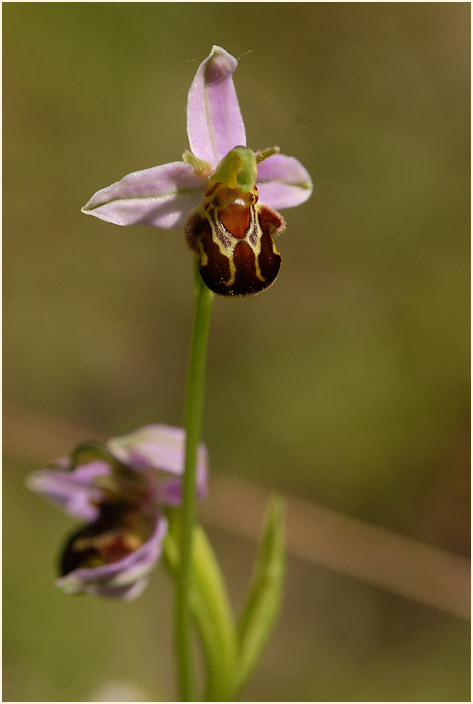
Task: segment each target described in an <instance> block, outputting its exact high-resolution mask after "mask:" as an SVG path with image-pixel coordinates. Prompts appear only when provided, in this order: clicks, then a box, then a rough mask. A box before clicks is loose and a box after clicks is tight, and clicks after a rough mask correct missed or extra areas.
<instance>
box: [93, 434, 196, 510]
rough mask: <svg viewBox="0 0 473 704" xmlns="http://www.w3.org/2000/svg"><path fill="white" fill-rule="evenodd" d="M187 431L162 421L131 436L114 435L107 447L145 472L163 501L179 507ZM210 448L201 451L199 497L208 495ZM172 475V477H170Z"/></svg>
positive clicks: (124, 462)
mask: <svg viewBox="0 0 473 704" xmlns="http://www.w3.org/2000/svg"><path fill="white" fill-rule="evenodd" d="M185 442H186V433H185V431H184V430H183V429H182V428H174V427H171V426H169V425H161V424H158V423H155V424H152V425H145V426H144V427H143V428H140V429H139V430H136V431H135V432H133V433H130V434H129V435H124V436H122V437H120V438H112V439H111V440H109V441H108V443H107V447H108V449H109V450H110V452H111V453H112V455H113V456H114V457H116V458H117V460H118V461H119V462H122V463H123V464H125V465H127V466H128V467H132V468H133V469H134V470H136V471H138V472H139V471H142V472H143V473H144V474H145V475H146V476H147V477H148V481H149V483H150V484H151V485H152V486H154V488H155V491H154V494H155V498H156V500H157V501H158V503H159V504H165V505H168V506H178V505H179V504H180V503H181V498H182V486H181V484H182V475H183V474H184V461H185ZM207 465H208V458H207V448H206V447H205V445H204V444H203V443H201V444H200V445H199V447H198V450H197V468H196V483H197V495H198V497H199V499H203V498H205V496H206V494H207V475H208V468H207ZM169 475H171V476H169Z"/></svg>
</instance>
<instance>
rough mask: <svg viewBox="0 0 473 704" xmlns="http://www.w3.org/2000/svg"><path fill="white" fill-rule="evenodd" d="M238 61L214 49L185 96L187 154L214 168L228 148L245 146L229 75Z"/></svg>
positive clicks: (236, 100)
mask: <svg viewBox="0 0 473 704" xmlns="http://www.w3.org/2000/svg"><path fill="white" fill-rule="evenodd" d="M237 66H238V61H237V60H236V59H235V58H234V57H233V56H231V55H230V54H229V53H228V52H226V51H225V49H222V48H221V47H219V46H214V47H213V48H212V51H211V52H210V55H209V56H208V57H207V58H206V59H205V61H203V62H202V63H201V64H200V66H199V68H198V69H197V73H196V75H195V78H194V80H193V81H192V85H191V87H190V90H189V94H188V97H187V134H188V136H189V144H190V148H191V151H192V152H193V153H194V154H195V156H197V157H199V159H203V160H204V161H208V162H209V163H210V164H211V165H212V166H213V167H214V168H215V166H216V165H217V164H218V162H219V161H220V160H221V159H222V158H223V157H224V156H225V154H227V153H228V152H229V151H230V149H233V147H237V146H239V145H242V146H245V145H246V134H245V125H244V123H243V118H242V116H241V112H240V106H239V104H238V98H237V95H236V91H235V86H234V85H233V78H232V74H233V72H234V70H235V69H236V67H237Z"/></svg>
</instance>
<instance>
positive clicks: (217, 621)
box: [164, 526, 236, 701]
mask: <svg viewBox="0 0 473 704" xmlns="http://www.w3.org/2000/svg"><path fill="white" fill-rule="evenodd" d="M174 527H175V530H172V531H170V532H169V533H168V535H167V536H166V539H165V542H164V559H165V563H166V565H167V567H168V568H169V569H170V571H171V574H172V576H173V577H174V578H176V576H177V573H178V570H179V549H178V545H179V542H178V535H176V533H178V527H177V526H174ZM192 560H193V569H192V584H191V593H190V595H189V601H190V604H191V609H192V614H193V617H194V620H195V624H196V627H197V630H198V632H199V636H200V639H201V642H202V648H203V651H204V658H205V662H206V665H207V683H206V695H205V700H206V701H228V700H229V699H230V698H231V696H232V693H233V683H234V673H235V659H236V634H235V624H234V619H233V613H232V610H231V606H230V602H229V599H228V595H227V592H226V588H225V584H224V581H223V577H222V574H221V572H220V568H219V566H218V563H217V560H216V557H215V555H214V553H213V550H212V547H211V545H210V543H209V541H208V539H207V537H206V535H205V532H204V531H203V529H202V528H201V527H200V526H197V527H196V528H195V529H194V534H193V545H192Z"/></svg>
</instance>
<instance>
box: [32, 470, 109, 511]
mask: <svg viewBox="0 0 473 704" xmlns="http://www.w3.org/2000/svg"><path fill="white" fill-rule="evenodd" d="M108 474H110V466H109V465H108V464H107V463H106V462H101V461H99V460H95V461H93V462H89V463H88V464H84V465H80V466H79V467H76V468H75V469H74V470H71V471H67V472H63V471H61V470H58V469H41V470H39V471H37V472H33V473H32V474H30V475H29V476H28V478H27V482H26V483H27V486H28V488H29V489H32V490H33V491H37V492H39V493H40V494H43V496H45V497H46V498H47V499H49V500H50V501H52V502H53V503H54V504H56V505H58V506H59V507H60V508H62V510H63V511H65V512H66V513H68V514H69V515H70V516H74V517H76V518H82V519H83V520H86V521H93V520H95V519H96V518H97V517H98V514H99V509H98V504H99V503H100V502H101V501H102V500H103V491H102V489H101V488H100V486H99V484H97V483H96V481H95V480H96V479H97V478H98V477H104V476H107V475H108Z"/></svg>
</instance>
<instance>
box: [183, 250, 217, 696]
mask: <svg viewBox="0 0 473 704" xmlns="http://www.w3.org/2000/svg"><path fill="white" fill-rule="evenodd" d="M194 282H195V284H194V297H195V307H194V323H193V328H192V337H191V346H190V355H189V367H188V374H187V390H186V405H185V430H186V449H185V465H184V479H183V493H182V505H181V508H180V509H179V514H180V521H179V543H180V551H179V552H180V555H181V558H180V569H179V574H178V578H177V586H176V605H175V646H176V654H177V668H178V684H179V694H180V697H179V698H180V701H194V700H195V697H194V691H195V677H194V668H193V658H192V639H191V635H192V633H191V630H192V620H191V608H190V599H189V596H190V591H191V578H192V535H193V529H194V524H195V514H196V459H197V447H198V445H199V441H200V435H201V427H202V409H203V401H204V385H205V366H206V358H207V342H208V337H209V329H210V317H211V311H212V300H213V293H212V292H211V291H210V290H209V289H208V288H207V286H206V285H205V284H204V282H203V280H202V278H201V276H200V274H199V271H198V268H197V263H196V264H195V279H194Z"/></svg>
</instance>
